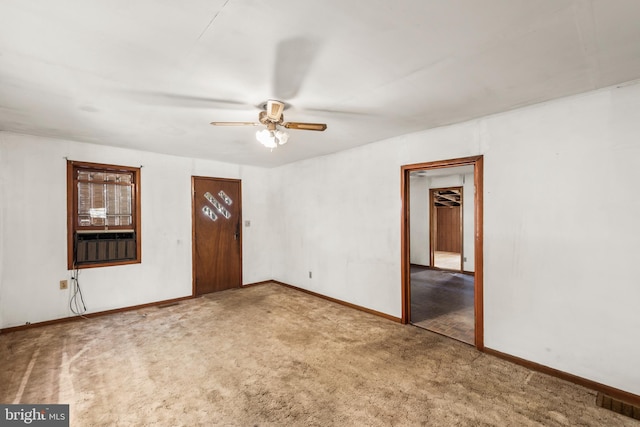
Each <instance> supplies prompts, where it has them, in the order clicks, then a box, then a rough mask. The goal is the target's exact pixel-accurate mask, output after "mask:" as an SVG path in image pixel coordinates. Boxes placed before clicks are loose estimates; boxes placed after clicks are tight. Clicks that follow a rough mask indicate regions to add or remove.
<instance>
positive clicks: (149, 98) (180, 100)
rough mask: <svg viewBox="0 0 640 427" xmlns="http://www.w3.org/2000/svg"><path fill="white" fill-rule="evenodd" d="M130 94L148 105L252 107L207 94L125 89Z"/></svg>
mask: <svg viewBox="0 0 640 427" xmlns="http://www.w3.org/2000/svg"><path fill="white" fill-rule="evenodd" d="M125 93H126V94H127V95H128V96H132V97H134V98H136V99H137V100H139V102H142V103H144V104H148V105H157V106H171V107H174V106H179V107H187V108H213V109H246V108H251V107H252V105H251V104H247V103H245V102H240V101H234V100H230V99H217V98H210V97H206V96H193V95H182V94H177V93H167V92H153V91H151V92H149V91H141V90H128V91H125Z"/></svg>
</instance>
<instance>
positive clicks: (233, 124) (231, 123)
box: [211, 122, 260, 126]
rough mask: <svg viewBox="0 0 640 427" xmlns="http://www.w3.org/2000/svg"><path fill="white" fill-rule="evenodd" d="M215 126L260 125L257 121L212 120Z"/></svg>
mask: <svg viewBox="0 0 640 427" xmlns="http://www.w3.org/2000/svg"><path fill="white" fill-rule="evenodd" d="M211 124H212V125H214V126H260V123H256V122H211Z"/></svg>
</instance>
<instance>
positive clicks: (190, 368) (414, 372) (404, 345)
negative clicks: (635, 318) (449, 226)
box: [0, 284, 638, 427]
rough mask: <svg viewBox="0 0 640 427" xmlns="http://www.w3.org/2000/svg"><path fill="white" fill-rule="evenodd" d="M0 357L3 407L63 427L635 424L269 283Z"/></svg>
mask: <svg viewBox="0 0 640 427" xmlns="http://www.w3.org/2000/svg"><path fill="white" fill-rule="evenodd" d="M89 303H90V301H89ZM0 360H1V361H2V369H1V370H0V384H1V388H0V402H2V403H14V402H24V403H69V404H70V405H71V407H70V409H71V425H72V426H156V425H157V426H197V425H200V426H213V425H225V426H227V425H228V426H236V425H237V426H267V425H272V426H313V425H316V426H331V425H338V426H354V425H356V426H377V425H381V426H392V425H395V426H399V425H410V426H414V425H429V426H453V425H472V426H481V425H498V426H531V425H545V426H549V425H551V426H553V425H562V426H575V425H593V426H621V425H630V426H635V427H638V422H637V421H634V420H632V419H630V418H625V417H623V416H620V415H617V414H614V413H613V412H610V411H608V410H605V409H601V408H598V407H596V406H595V393H594V392H592V391H590V390H587V389H584V388H582V387H578V386H575V385H572V384H569V383H566V382H564V381H561V380H558V379H555V378H551V377H548V376H546V375H542V374H538V373H534V372H531V371H529V370H527V369H525V368H522V367H519V366H515V365H512V364H510V363H508V362H505V361H502V360H500V359H497V358H495V357H492V356H488V355H485V354H482V353H479V352H477V351H476V350H475V349H474V348H472V347H470V346H468V345H465V344H462V343H459V342H457V341H454V340H451V339H447V338H445V337H442V336H440V335H437V334H434V333H431V332H429V331H425V330H423V329H420V328H416V327H413V326H403V325H400V324H397V323H393V322H391V321H389V320H385V319H383V318H379V317H376V316H373V315H370V314H367V313H363V312H359V311H356V310H352V309H349V308H346V307H343V306H341V305H337V304H334V303H331V302H327V301H325V300H322V299H319V298H316V297H313V296H310V295H307V294H305V293H302V292H299V291H295V290H292V289H288V288H284V287H281V286H278V285H275V284H268V285H261V286H256V287H251V288H246V289H238V290H232V291H225V292H221V293H217V294H211V295H208V296H205V297H202V298H198V299H194V300H188V301H184V302H182V303H180V304H179V305H175V306H172V307H168V308H147V309H144V310H139V311H132V312H127V313H121V314H116V315H111V316H104V317H100V318H96V319H93V320H86V321H79V322H72V323H65V324H59V325H54V326H49V327H42V328H36V329H31V330H26V331H20V332H14V333H9V334H3V335H0Z"/></svg>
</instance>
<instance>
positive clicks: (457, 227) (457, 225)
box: [435, 206, 462, 253]
mask: <svg viewBox="0 0 640 427" xmlns="http://www.w3.org/2000/svg"><path fill="white" fill-rule="evenodd" d="M435 216H436V229H437V231H436V247H435V250H436V251H444V252H457V253H462V233H461V232H460V231H461V230H462V223H461V216H462V215H461V210H460V206H439V207H437V208H436V215H435Z"/></svg>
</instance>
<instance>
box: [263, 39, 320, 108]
mask: <svg viewBox="0 0 640 427" xmlns="http://www.w3.org/2000/svg"><path fill="white" fill-rule="evenodd" d="M318 48H319V44H318V42H317V41H315V40H312V39H309V38H305V37H294V38H290V39H285V40H282V41H281V42H280V43H278V47H277V48H276V58H275V70H274V75H273V93H274V95H275V96H276V97H277V98H278V99H284V100H289V99H291V98H294V97H295V96H296V95H297V94H298V91H299V90H300V87H301V86H302V82H303V81H304V79H305V77H306V76H307V73H308V72H309V69H310V68H311V64H312V63H313V60H314V59H315V57H316V54H317V52H318Z"/></svg>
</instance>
